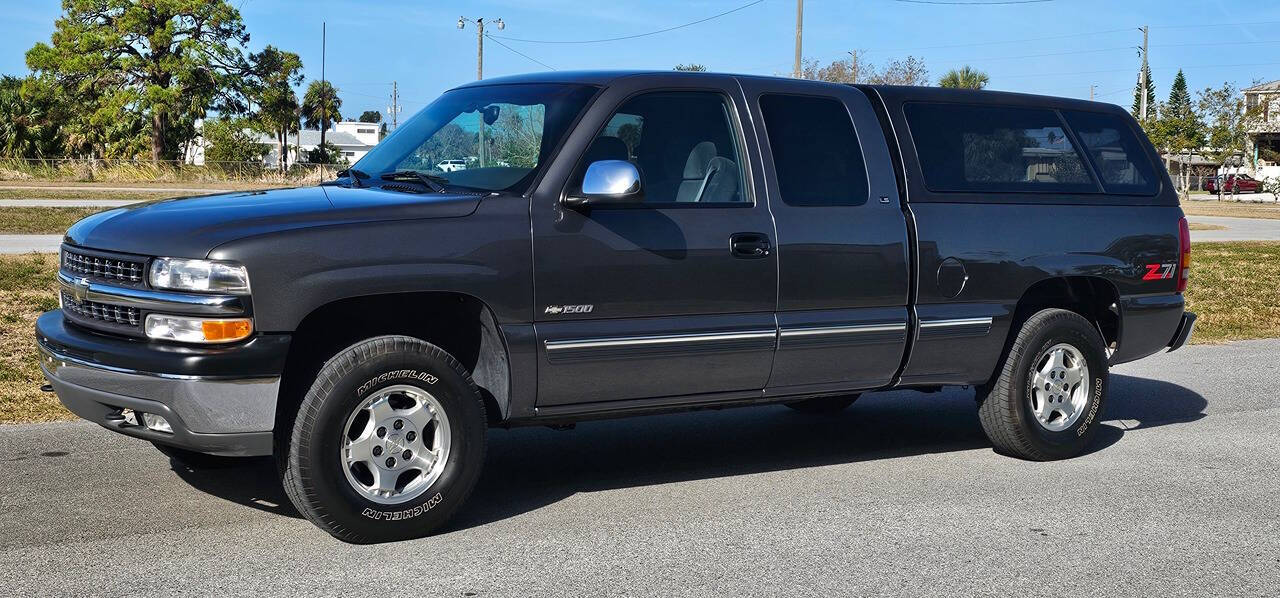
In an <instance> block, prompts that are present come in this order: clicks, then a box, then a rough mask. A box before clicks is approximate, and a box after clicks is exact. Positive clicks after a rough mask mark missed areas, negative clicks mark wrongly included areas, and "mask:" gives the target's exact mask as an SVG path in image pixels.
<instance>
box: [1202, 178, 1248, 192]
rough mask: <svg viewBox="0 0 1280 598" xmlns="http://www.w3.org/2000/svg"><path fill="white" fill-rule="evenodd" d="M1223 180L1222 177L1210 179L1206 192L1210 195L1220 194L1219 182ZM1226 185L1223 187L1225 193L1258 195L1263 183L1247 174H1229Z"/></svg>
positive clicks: (1205, 185)
mask: <svg viewBox="0 0 1280 598" xmlns="http://www.w3.org/2000/svg"><path fill="white" fill-rule="evenodd" d="M1220 180H1222V175H1218V176H1213V177H1210V178H1209V179H1208V180H1207V181H1205V183H1204V189H1205V191H1208V192H1210V193H1217V192H1218V181H1220ZM1226 181H1227V182H1226V185H1225V186H1223V187H1222V192H1223V193H1257V192H1258V187H1260V186H1261V183H1259V182H1258V180H1257V179H1255V178H1253V177H1251V176H1249V175H1247V174H1229V175H1227V176H1226Z"/></svg>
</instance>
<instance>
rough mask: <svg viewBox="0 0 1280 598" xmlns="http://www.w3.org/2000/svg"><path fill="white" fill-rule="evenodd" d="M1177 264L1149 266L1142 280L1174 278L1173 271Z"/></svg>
mask: <svg viewBox="0 0 1280 598" xmlns="http://www.w3.org/2000/svg"><path fill="white" fill-rule="evenodd" d="M1176 267H1177V264H1147V266H1146V268H1147V273H1146V274H1143V275H1142V280H1168V279H1170V278H1173V271H1174V269H1175V268H1176Z"/></svg>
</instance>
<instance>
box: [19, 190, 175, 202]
mask: <svg viewBox="0 0 1280 598" xmlns="http://www.w3.org/2000/svg"><path fill="white" fill-rule="evenodd" d="M187 195H193V194H192V193H175V192H173V191H110V190H94V189H93V188H91V187H90V188H85V189H84V190H69V189H43V188H40V187H31V188H26V189H5V188H0V199H67V200H74V199H107V200H127V201H148V200H152V199H168V198H170V197H185V196H187Z"/></svg>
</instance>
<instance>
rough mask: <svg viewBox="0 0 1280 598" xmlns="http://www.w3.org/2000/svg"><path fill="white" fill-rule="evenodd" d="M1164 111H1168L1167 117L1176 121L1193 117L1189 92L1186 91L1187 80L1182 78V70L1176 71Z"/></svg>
mask: <svg viewBox="0 0 1280 598" xmlns="http://www.w3.org/2000/svg"><path fill="white" fill-rule="evenodd" d="M1165 110H1168V111H1169V116H1171V117H1173V118H1176V119H1188V118H1194V117H1195V112H1194V110H1193V109H1192V108H1191V92H1190V91H1188V90H1187V78H1186V77H1184V76H1182V69H1178V76H1176V77H1174V78H1173V86H1172V87H1170V88H1169V103H1168V104H1165Z"/></svg>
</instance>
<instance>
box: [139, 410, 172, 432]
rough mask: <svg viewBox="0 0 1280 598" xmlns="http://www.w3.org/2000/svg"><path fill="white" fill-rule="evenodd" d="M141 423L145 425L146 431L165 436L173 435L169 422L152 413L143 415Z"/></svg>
mask: <svg viewBox="0 0 1280 598" xmlns="http://www.w3.org/2000/svg"><path fill="white" fill-rule="evenodd" d="M142 423H144V424H146V425H147V429H148V430H153V431H156V432H164V433H165V434H172V433H173V426H170V425H169V420H167V419H165V418H163V417H161V416H159V415H156V414H154V413H143V414H142Z"/></svg>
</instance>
